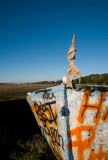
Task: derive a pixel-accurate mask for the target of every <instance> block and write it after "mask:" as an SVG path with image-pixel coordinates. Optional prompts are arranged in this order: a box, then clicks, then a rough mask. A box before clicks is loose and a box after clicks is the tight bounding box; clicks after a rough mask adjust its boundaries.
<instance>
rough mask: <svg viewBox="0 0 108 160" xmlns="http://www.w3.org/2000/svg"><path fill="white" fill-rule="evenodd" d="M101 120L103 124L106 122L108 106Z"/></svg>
mask: <svg viewBox="0 0 108 160" xmlns="http://www.w3.org/2000/svg"><path fill="white" fill-rule="evenodd" d="M102 120H103V121H104V122H106V121H107V120H108V105H107V108H106V110H105V112H104V114H103V116H102Z"/></svg>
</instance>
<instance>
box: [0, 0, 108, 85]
mask: <svg viewBox="0 0 108 160" xmlns="http://www.w3.org/2000/svg"><path fill="white" fill-rule="evenodd" d="M74 33H76V44H75V48H77V52H76V60H75V62H74V64H75V65H76V66H77V67H78V68H79V69H80V71H81V74H82V76H86V75H89V74H103V73H108V0H1V1H0V82H4V83H5V82H14V83H20V82H36V81H44V80H49V81H50V80H59V79H62V77H63V76H65V75H66V74H67V68H68V66H69V61H68V59H67V53H68V51H69V48H70V45H71V42H72V38H73V34H74Z"/></svg>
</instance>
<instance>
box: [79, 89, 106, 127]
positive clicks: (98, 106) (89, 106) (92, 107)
mask: <svg viewBox="0 0 108 160" xmlns="http://www.w3.org/2000/svg"><path fill="white" fill-rule="evenodd" d="M104 95H105V93H104V92H100V95H99V98H98V102H97V103H96V104H90V103H89V100H90V90H86V91H85V92H84V95H83V100H82V103H81V108H80V111H79V114H78V116H77V120H78V121H79V122H80V123H83V122H84V118H85V115H86V112H87V110H96V111H97V112H96V115H95V117H94V122H95V123H96V124H98V123H99V121H100V115H101V111H102V107H103V101H104Z"/></svg>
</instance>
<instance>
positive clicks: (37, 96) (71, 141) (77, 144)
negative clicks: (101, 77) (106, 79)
mask: <svg viewBox="0 0 108 160" xmlns="http://www.w3.org/2000/svg"><path fill="white" fill-rule="evenodd" d="M93 89H94V90H93ZM27 101H28V102H29V104H30V106H31V109H32V111H33V113H34V116H35V118H36V120H37V123H38V125H39V126H40V129H41V131H42V133H43V134H44V136H45V137H46V139H47V142H48V143H49V145H50V147H51V148H52V150H53V152H54V153H55V155H56V157H57V159H60V160H61V159H63V160H72V159H74V160H92V159H93V160H94V159H96V160H97V159H99V160H101V159H102V160H108V87H98V86H91V87H90V88H88V89H86V88H82V89H80V90H72V89H66V88H65V85H63V84H61V85H60V86H56V87H51V88H46V90H45V89H43V90H39V91H36V92H32V93H30V94H28V96H27Z"/></svg>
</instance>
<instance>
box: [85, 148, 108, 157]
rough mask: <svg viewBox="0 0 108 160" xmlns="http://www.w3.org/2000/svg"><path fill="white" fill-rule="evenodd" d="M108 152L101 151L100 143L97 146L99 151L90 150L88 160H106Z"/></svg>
mask: <svg viewBox="0 0 108 160" xmlns="http://www.w3.org/2000/svg"><path fill="white" fill-rule="evenodd" d="M107 158H108V152H102V145H100V146H99V152H98V153H95V152H94V150H91V152H90V155H89V158H88V160H108V159H107Z"/></svg>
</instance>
